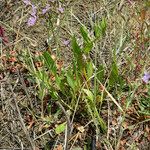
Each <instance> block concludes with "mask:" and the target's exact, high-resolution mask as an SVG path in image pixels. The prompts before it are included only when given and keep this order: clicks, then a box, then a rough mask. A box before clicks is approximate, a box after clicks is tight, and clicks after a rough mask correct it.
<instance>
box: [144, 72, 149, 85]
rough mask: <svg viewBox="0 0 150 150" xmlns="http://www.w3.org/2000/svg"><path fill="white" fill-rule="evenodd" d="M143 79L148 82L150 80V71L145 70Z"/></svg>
mask: <svg viewBox="0 0 150 150" xmlns="http://www.w3.org/2000/svg"><path fill="white" fill-rule="evenodd" d="M142 80H143V81H144V82H145V83H148V82H149V80H150V73H148V72H145V73H144V76H143V77H142Z"/></svg>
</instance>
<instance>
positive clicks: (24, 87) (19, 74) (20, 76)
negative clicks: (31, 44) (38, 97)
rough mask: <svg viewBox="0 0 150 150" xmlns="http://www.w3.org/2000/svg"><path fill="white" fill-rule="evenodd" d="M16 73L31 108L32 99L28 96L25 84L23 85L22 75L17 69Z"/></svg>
mask: <svg viewBox="0 0 150 150" xmlns="http://www.w3.org/2000/svg"><path fill="white" fill-rule="evenodd" d="M17 74H18V77H19V78H20V82H21V84H22V87H23V89H24V91H25V93H26V95H27V98H28V100H29V103H30V106H31V108H32V109H33V104H32V100H31V98H30V96H29V94H28V91H27V87H26V85H25V82H24V79H23V76H22V74H21V72H20V71H19V69H17Z"/></svg>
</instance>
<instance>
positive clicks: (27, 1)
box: [23, 0, 31, 6]
mask: <svg viewBox="0 0 150 150" xmlns="http://www.w3.org/2000/svg"><path fill="white" fill-rule="evenodd" d="M23 2H24V4H26V6H28V5H31V1H30V0H23Z"/></svg>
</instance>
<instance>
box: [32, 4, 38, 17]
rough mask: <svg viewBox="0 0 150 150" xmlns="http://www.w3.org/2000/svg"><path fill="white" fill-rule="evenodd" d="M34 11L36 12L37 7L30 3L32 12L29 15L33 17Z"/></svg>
mask: <svg viewBox="0 0 150 150" xmlns="http://www.w3.org/2000/svg"><path fill="white" fill-rule="evenodd" d="M36 13H37V8H36V6H35V5H33V4H32V12H31V15H32V16H34V17H35V16H36Z"/></svg>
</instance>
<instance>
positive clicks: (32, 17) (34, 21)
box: [27, 16, 37, 27]
mask: <svg viewBox="0 0 150 150" xmlns="http://www.w3.org/2000/svg"><path fill="white" fill-rule="evenodd" d="M36 20H37V17H36V16H31V17H30V18H29V19H28V22H27V25H28V26H29V27H30V26H33V25H34V24H35V23H36Z"/></svg>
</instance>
